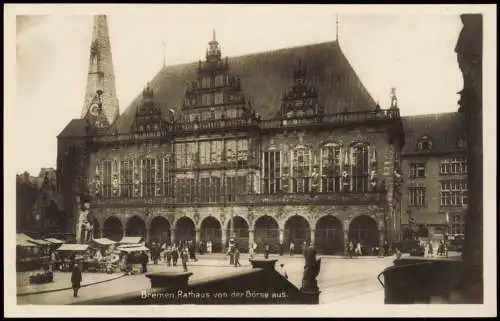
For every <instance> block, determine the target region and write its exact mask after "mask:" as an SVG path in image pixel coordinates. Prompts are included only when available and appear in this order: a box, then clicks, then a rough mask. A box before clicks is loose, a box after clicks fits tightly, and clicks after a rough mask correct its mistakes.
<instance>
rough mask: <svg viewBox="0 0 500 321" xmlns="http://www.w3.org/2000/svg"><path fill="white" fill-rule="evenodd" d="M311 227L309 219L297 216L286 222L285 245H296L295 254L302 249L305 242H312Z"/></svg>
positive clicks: (289, 218)
mask: <svg viewBox="0 0 500 321" xmlns="http://www.w3.org/2000/svg"><path fill="white" fill-rule="evenodd" d="M310 238H311V226H310V224H309V222H308V221H307V219H306V218H305V217H303V216H301V215H298V214H295V215H292V216H290V217H288V219H287V220H286V221H285V228H284V244H286V245H289V244H290V243H291V242H293V243H294V244H295V253H298V251H300V249H301V245H302V244H303V243H304V242H307V241H310Z"/></svg>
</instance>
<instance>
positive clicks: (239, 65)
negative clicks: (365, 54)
mask: <svg viewBox="0 0 500 321" xmlns="http://www.w3.org/2000/svg"><path fill="white" fill-rule="evenodd" d="M299 60H301V61H302V65H303V66H305V68H306V71H307V76H306V77H307V81H308V82H309V83H310V84H312V85H313V86H315V87H316V89H317V91H318V95H319V102H320V104H321V105H323V106H324V108H325V112H326V113H334V112H342V111H344V110H345V109H346V110H348V111H363V110H371V109H374V108H375V106H376V103H375V101H374V100H373V98H372V97H371V96H370V94H369V93H368V91H367V90H366V88H365V87H364V86H363V84H362V83H361V81H360V79H359V77H358V76H357V75H356V72H355V71H354V69H353V68H352V66H351V65H350V63H349V61H348V60H347V58H346V57H345V55H344V53H343V52H342V50H341V48H340V46H339V44H338V42H336V41H334V42H324V43H319V44H312V45H307V46H301V47H294V48H286V49H280V50H275V51H268V52H262V53H256V54H250V55H245V56H240V57H232V58H229V66H230V69H231V73H232V75H234V76H239V77H240V78H241V87H242V89H243V93H244V94H245V96H246V98H248V99H250V100H251V101H252V105H253V106H254V108H255V110H256V112H257V113H259V114H260V115H261V116H262V118H263V119H267V118H272V117H274V116H275V115H276V113H277V112H278V110H279V108H280V105H281V98H282V96H283V92H284V90H285V89H287V88H289V87H290V86H292V84H293V69H294V67H296V66H297V64H298V61H299ZM197 68H198V63H197V62H193V63H189V64H183V65H175V66H167V67H165V68H163V69H162V70H161V71H160V72H159V73H158V74H157V75H156V76H155V77H154V79H153V80H152V81H151V87H152V89H153V90H154V94H155V101H156V102H157V103H158V104H159V105H160V106H161V108H162V111H163V115H166V114H167V109H169V108H171V109H174V110H179V108H180V106H181V105H182V103H183V101H184V92H185V89H186V83H187V82H191V81H193V80H195V79H196V72H197ZM140 102H141V95H138V96H137V98H136V99H135V100H134V101H133V102H132V104H131V105H130V106H129V108H128V109H127V110H125V112H124V113H123V114H122V115H121V116H120V118H118V120H117V121H116V122H115V123H114V125H113V126H112V127H111V128H110V132H115V131H116V130H117V131H118V132H119V133H123V132H129V131H130V128H131V126H132V124H133V121H134V116H135V111H136V109H137V107H138V105H139V104H140Z"/></svg>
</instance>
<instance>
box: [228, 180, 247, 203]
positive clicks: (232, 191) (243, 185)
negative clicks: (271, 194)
mask: <svg viewBox="0 0 500 321" xmlns="http://www.w3.org/2000/svg"><path fill="white" fill-rule="evenodd" d="M246 193H247V177H246V176H226V178H225V195H226V199H227V200H228V201H235V200H236V199H237V196H238V195H244V194H246Z"/></svg>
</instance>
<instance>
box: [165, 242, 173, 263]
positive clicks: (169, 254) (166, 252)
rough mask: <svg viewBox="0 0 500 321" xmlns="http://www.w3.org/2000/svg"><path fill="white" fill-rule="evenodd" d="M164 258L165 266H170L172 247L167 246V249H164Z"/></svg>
mask: <svg viewBox="0 0 500 321" xmlns="http://www.w3.org/2000/svg"><path fill="white" fill-rule="evenodd" d="M165 257H166V261H167V266H171V265H172V247H171V246H170V245H169V246H167V248H166V249H165Z"/></svg>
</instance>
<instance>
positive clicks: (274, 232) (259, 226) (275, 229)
mask: <svg viewBox="0 0 500 321" xmlns="http://www.w3.org/2000/svg"><path fill="white" fill-rule="evenodd" d="M253 229H254V231H255V232H254V233H255V238H254V240H255V243H257V246H258V251H260V252H262V251H263V250H264V247H265V245H269V247H270V249H271V251H277V250H278V249H279V234H280V227H279V223H278V221H277V220H276V219H275V218H274V217H272V216H269V215H263V216H260V217H259V218H257V219H256V220H255V222H254V228H253Z"/></svg>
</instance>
